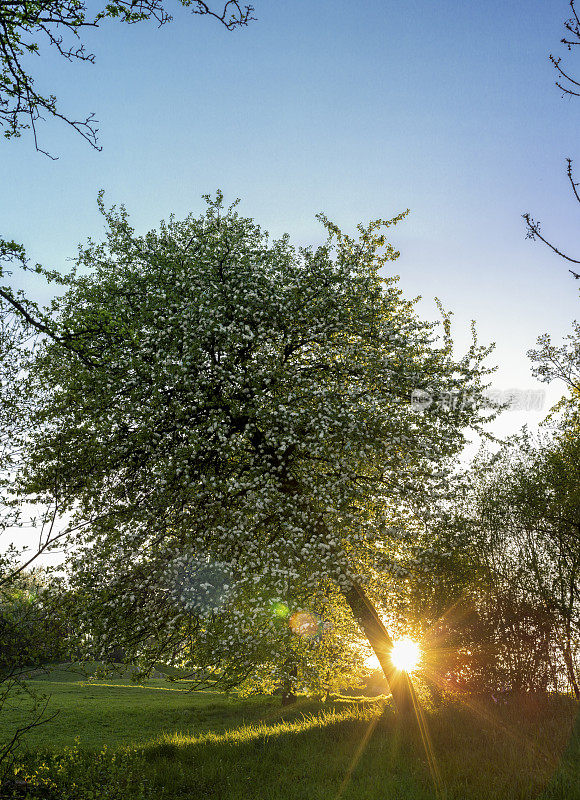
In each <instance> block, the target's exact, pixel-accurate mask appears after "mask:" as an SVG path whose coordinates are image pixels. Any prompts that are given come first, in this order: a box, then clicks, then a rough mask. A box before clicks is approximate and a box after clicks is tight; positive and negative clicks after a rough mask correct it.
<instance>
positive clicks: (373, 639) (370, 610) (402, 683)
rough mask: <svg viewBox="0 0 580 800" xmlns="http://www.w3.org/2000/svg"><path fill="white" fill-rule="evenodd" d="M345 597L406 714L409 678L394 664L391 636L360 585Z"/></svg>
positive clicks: (354, 587)
mask: <svg viewBox="0 0 580 800" xmlns="http://www.w3.org/2000/svg"><path fill="white" fill-rule="evenodd" d="M343 594H344V597H345V599H346V602H347V603H348V604H349V606H350V608H351V610H352V613H353V614H354V618H355V619H356V621H357V622H358V624H359V625H360V627H361V628H362V630H363V632H364V634H365V636H366V637H367V639H368V640H369V644H370V646H371V647H372V648H373V650H374V652H375V655H376V657H377V658H378V660H379V664H380V665H381V668H382V670H383V672H384V674H385V678H386V679H387V683H388V685H389V689H390V690H391V694H392V695H393V700H394V702H395V705H396V707H397V709H398V711H400V712H401V713H407V712H408V711H410V710H411V709H412V707H413V702H412V697H411V689H410V686H409V678H408V676H407V674H406V673H405V672H400V671H399V670H397V669H395V666H394V665H393V663H392V661H391V650H392V647H393V640H392V639H391V637H390V636H389V632H388V631H387V629H386V628H385V626H384V625H383V622H382V620H381V618H380V617H379V615H378V614H377V612H376V610H375V608H374V606H373V605H372V603H371V602H370V600H369V599H368V597H367V596H366V594H365V592H364V590H363V589H362V588H361V587H360V586H359V585H358V584H356V583H354V584H353V585H352V586H351V588H350V589H347V590H343Z"/></svg>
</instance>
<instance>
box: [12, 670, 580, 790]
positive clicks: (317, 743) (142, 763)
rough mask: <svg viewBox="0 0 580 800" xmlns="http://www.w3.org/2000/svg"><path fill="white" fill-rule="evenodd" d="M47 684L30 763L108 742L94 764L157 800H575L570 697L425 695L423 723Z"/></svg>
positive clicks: (343, 709)
mask: <svg viewBox="0 0 580 800" xmlns="http://www.w3.org/2000/svg"><path fill="white" fill-rule="evenodd" d="M61 677H62V676H61ZM71 677H72V678H76V677H77V676H71ZM40 683H41V681H39V684H40ZM44 684H45V687H46V688H47V689H48V690H49V693H51V694H52V696H53V701H52V702H53V706H55V707H58V706H60V707H61V709H62V710H61V714H60V715H59V717H57V719H56V720H55V721H54V722H53V723H51V724H50V726H47V727H46V728H44V729H43V728H40V729H38V731H35V732H34V737H31V739H30V749H31V752H30V755H29V756H28V761H29V764H30V765H31V766H32V764H33V763H34V762H35V761H37V760H38V759H40V758H41V757H42V755H41V754H42V752H45V753H47V754H52V755H47V756H46V758H47V763H52V761H54V759H56V760H57V761H58V758H59V755H58V754H59V753H61V752H62V751H63V749H64V747H65V746H66V745H68V744H70V741H71V737H72V738H73V739H74V737H75V736H78V737H79V739H80V742H79V745H80V752H79V754H78V759H79V760H80V761H81V762H83V759H86V768H87V771H88V770H89V768H90V766H91V764H93V763H94V759H95V755H94V753H95V752H96V751H98V750H100V749H102V747H103V746H104V745H107V746H108V747H109V751H108V752H109V755H108V756H106V757H105V756H103V757H102V760H103V764H106V763H108V761H107V759H109V758H111V759H112V758H113V754H114V752H115V751H116V752H121V751H122V752H123V753H124V754H125V756H124V759H125V760H124V761H123V762H122V763H123V765H124V766H123V767H122V769H127V770H129V769H133V770H134V774H135V775H137V776H138V777H139V780H141V779H143V780H144V781H145V783H146V784H147V785H148V786H150V787H151V789H150V791H151V796H152V797H154V798H155V800H163V798H166V800H178V798H179V799H180V800H185V799H186V798H187V800H202V799H203V800H242V798H243V800H246V798H259V800H304V798H308V800H385V798H389V800H391V798H400V799H401V800H403V799H404V800H427V798H429V800H431V799H432V798H439V797H441V798H446V800H528V798H529V800H532V798H534V800H535V799H536V798H537V799H538V800H539V798H542V800H580V737H579V735H578V729H576V731H575V732H573V729H574V721H575V718H576V714H577V710H578V708H577V705H576V704H575V703H573V702H572V701H571V700H569V699H568V698H562V697H556V696H551V697H542V698H533V697H532V698H525V699H519V700H518V699H514V700H512V701H510V702H509V703H507V704H505V705H502V704H499V705H498V704H494V703H491V702H488V701H484V700H479V701H477V702H475V701H473V703H472V706H473V707H472V708H468V707H467V706H466V705H465V704H464V702H463V701H457V702H446V703H444V704H443V705H442V706H440V707H435V706H434V705H433V704H432V703H431V702H430V700H429V697H428V695H426V694H423V695H421V697H420V698H417V702H418V703H419V705H420V714H419V718H420V720H421V725H419V724H418V722H417V719H416V717H415V716H414V715H410V716H407V717H406V718H405V719H401V718H400V717H397V716H396V715H395V713H394V711H393V709H392V707H391V704H390V702H389V701H388V700H385V699H381V700H377V701H369V700H367V701H360V702H353V701H352V699H350V700H349V699H346V698H345V699H342V700H335V701H334V702H331V703H327V704H320V703H316V702H314V701H310V700H305V699H303V700H300V701H299V703H298V704H297V705H296V706H294V707H290V708H282V707H280V705H279V700H276V699H275V698H264V697H253V698H248V699H245V700H240V699H236V698H233V697H231V698H228V697H227V696H225V695H220V694H217V693H197V692H196V693H188V692H184V691H183V688H184V687H183V685H181V686H180V685H179V684H177V685H173V684H164V683H163V682H162V681H155V682H154V683H153V684H152V685H150V686H145V687H136V686H134V685H131V684H126V685H120V684H118V682H117V681H116V680H115V681H114V682H111V681H102V682H100V683H98V684H87V683H86V682H83V681H80V680H68V681H66V680H58V679H55V680H53V681H50V680H45V681H44ZM107 684H113V685H107ZM4 724H5V720H4V719H3V720H1V721H0V725H4ZM425 736H427V737H428V746H427V747H426V741H425ZM91 752H92V753H93V755H91ZM51 759H52V761H51ZM69 761H70V759H69ZM54 763H56V762H54ZM83 763H84V762H83ZM131 764H132V765H133V766H132V767H131V766H130V765H131ZM81 766H82V764H81ZM67 769H68V768H67ZM103 769H104V768H103ZM114 769H116V770H117V771H118V770H119V769H120V767H119V763H118V762H117V764H116V766H115V767H114ZM78 772H79V774H80V775H82V772H83V770H82V769H79V771H78ZM61 774H62V768H61ZM91 774H92V773H91ZM117 780H118V776H117V777H116V778H115V781H117ZM115 781H111V782H110V783H111V785H113V784H114V783H115ZM127 785H129V783H128V784H127ZM97 795H98V796H99V797H100V798H105V797H106V798H107V800H108V798H109V796H110V795H109V794H106V795H105V794H104V793H103V792H100V793H98V792H97ZM111 796H113V795H111ZM134 796H135V797H137V796H139V797H141V795H136V794H135V795H134ZM114 797H115V798H116V797H117V795H114ZM126 797H127V800H133V797H132V796H130V795H129V794H128V795H126ZM78 799H79V800H84V795H83V794H82V792H80V793H79V795H78ZM75 800H76V798H75ZM123 800H125V798H124V797H123Z"/></svg>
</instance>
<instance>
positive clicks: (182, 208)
mask: <svg viewBox="0 0 580 800" xmlns="http://www.w3.org/2000/svg"><path fill="white" fill-rule="evenodd" d="M255 4H256V14H255V15H256V16H257V17H258V19H257V21H256V22H253V23H251V24H250V26H249V27H248V28H245V29H241V30H237V31H234V32H231V33H230V32H228V31H226V30H225V29H224V28H223V27H222V26H220V25H219V23H217V22H216V21H215V20H212V19H209V18H205V17H195V16H192V15H191V14H190V13H189V12H187V11H186V10H184V9H183V8H181V7H179V6H178V5H177V4H176V5H175V6H174V5H173V3H171V0H168V8H169V9H170V10H171V12H172V13H174V16H175V20H174V22H173V23H172V24H169V25H167V26H165V27H164V28H162V29H157V28H156V27H155V26H154V25H153V24H149V23H141V24H139V25H135V26H132V27H128V26H126V25H121V24H119V23H114V22H110V23H107V24H104V25H103V26H102V28H101V29H100V30H99V31H96V32H90V33H89V35H87V40H88V41H89V44H90V47H91V48H92V49H93V52H95V54H96V64H95V65H94V66H91V65H83V64H79V65H69V64H68V63H67V62H65V61H64V60H63V59H59V58H58V57H56V55H55V54H50V53H49V54H47V55H46V56H45V55H43V56H42V60H39V59H38V58H37V59H36V62H37V63H38V65H39V67H40V71H39V78H38V81H37V87H38V88H39V89H43V88H46V89H47V90H49V91H54V93H55V94H56V95H57V96H58V98H59V100H60V103H61V108H62V110H64V111H67V112H68V113H70V114H72V115H77V118H84V116H85V115H86V113H88V112H91V111H94V112H95V113H96V116H97V118H98V119H99V121H100V130H101V144H102V146H103V152H101V153H98V152H95V151H93V150H91V148H90V147H89V146H88V145H87V144H86V143H85V142H84V141H83V140H81V139H80V137H78V136H76V135H75V134H74V133H72V132H70V131H69V130H67V129H66V128H65V127H64V126H63V125H62V124H57V123H47V124H46V125H41V126H40V127H39V134H40V137H41V145H42V146H43V147H45V148H47V149H49V150H50V151H52V152H53V153H55V154H57V155H59V156H60V158H59V160H58V161H50V160H49V159H47V158H46V157H44V156H42V155H40V154H37V153H36V152H35V151H34V149H33V147H32V144H31V141H30V138H29V137H27V136H23V137H22V138H21V139H20V140H16V141H14V140H13V141H6V140H4V139H0V167H1V172H0V175H1V182H2V191H1V193H0V213H1V219H2V233H3V235H4V236H7V237H9V238H13V239H16V240H17V241H21V242H23V243H24V244H25V245H26V246H27V248H28V249H29V251H30V254H31V255H32V257H33V258H34V259H35V260H38V261H41V262H42V263H43V264H45V265H46V266H52V267H63V268H65V267H66V259H67V258H69V257H71V256H74V254H75V250H76V245H77V243H78V242H79V241H81V240H83V239H85V238H86V237H87V236H88V235H92V236H96V237H98V236H100V233H101V231H102V222H101V219H100V217H99V214H98V212H97V207H96V195H97V191H98V190H99V189H100V188H103V189H105V191H106V201H107V202H109V203H120V202H124V203H125V204H126V205H127V207H128V209H129V211H130V213H131V215H132V217H133V221H134V224H135V226H136V227H137V229H138V230H141V231H145V230H146V229H148V228H151V227H154V226H156V224H157V223H158V221H159V220H160V219H161V218H163V217H166V216H168V215H169V213H170V212H175V213H176V214H177V215H185V214H186V213H187V212H188V211H190V210H193V211H196V212H197V211H199V210H201V208H202V207H203V203H202V201H201V199H200V197H201V195H202V194H203V193H206V192H213V191H214V190H215V189H216V188H218V187H219V188H221V189H222V190H223V191H224V193H225V196H226V200H233V199H235V198H236V197H241V198H242V201H243V202H242V205H241V211H242V212H243V213H245V214H246V215H248V216H251V217H254V218H255V219H256V220H257V221H258V222H259V223H260V224H261V225H262V226H263V227H264V228H265V229H266V230H268V231H270V233H271V234H272V235H274V236H278V235H280V234H282V233H283V232H286V231H287V232H288V233H289V234H290V235H291V238H292V239H293V240H294V241H295V242H296V243H297V244H310V243H311V244H317V243H318V242H320V241H321V240H322V238H323V235H322V229H321V226H320V225H319V223H317V221H316V220H315V218H314V215H315V214H316V212H318V211H324V212H325V213H326V214H327V215H328V216H329V217H330V218H331V219H333V220H335V221H336V222H337V223H338V224H339V225H340V226H341V227H343V228H344V229H347V230H352V229H353V228H354V226H355V225H356V223H357V222H359V221H367V220H369V219H371V218H373V219H374V218H376V217H379V216H382V217H390V216H393V215H395V214H396V213H397V212H399V211H400V210H402V209H405V208H407V207H409V208H410V209H411V215H410V217H409V218H407V220H406V221H404V222H403V223H402V224H401V225H400V226H399V227H397V228H396V229H395V230H394V232H393V237H392V238H393V241H394V243H395V244H396V245H397V247H399V248H400V250H401V258H400V260H399V262H398V263H397V264H396V265H394V268H395V270H396V271H397V272H399V273H400V274H401V281H402V287H403V288H404V290H405V291H406V292H407V293H408V294H410V295H413V296H414V295H418V294H420V295H422V296H423V298H424V300H423V301H422V303H421V311H422V312H423V313H424V315H426V316H429V317H433V316H434V315H435V306H434V303H433V297H434V296H438V297H440V298H441V299H442V301H443V302H444V304H445V305H446V306H447V307H448V308H450V309H451V310H453V311H454V312H455V320H456V326H457V339H458V342H459V343H460V344H464V343H465V342H467V340H468V327H469V321H470V320H471V319H475V320H476V322H477V326H478V330H479V332H480V336H481V339H482V340H483V341H485V342H489V341H495V342H496V343H497V349H496V352H495V355H494V357H493V361H494V362H495V363H497V364H499V366H500V371H499V372H498V374H497V376H496V377H495V378H494V383H495V385H496V386H498V387H500V388H510V387H520V388H526V387H532V386H533V385H534V382H533V379H532V378H531V376H530V367H529V362H528V360H527V358H526V355H525V353H526V350H527V349H528V348H530V347H531V346H533V344H534V341H535V338H536V336H537V335H538V334H540V333H542V332H544V331H549V332H551V333H552V334H553V335H554V337H555V338H556V339H559V338H560V337H561V336H563V335H564V334H565V333H567V332H568V331H569V329H570V323H571V321H572V319H574V318H575V317H577V316H578V300H579V298H578V288H579V286H578V283H579V282H575V281H574V280H573V279H572V277H571V276H570V275H569V273H568V272H567V267H566V265H565V264H564V262H563V261H561V260H560V259H558V258H557V257H555V256H553V255H552V254H551V253H550V252H549V251H548V250H547V249H546V248H544V247H543V246H542V245H540V244H534V243H532V242H530V241H528V240H526V239H525V227H524V223H523V220H522V219H521V214H522V213H523V212H525V211H530V212H531V213H532V214H533V215H534V216H536V217H539V218H540V219H541V220H542V221H543V223H544V226H543V231H544V232H545V233H546V234H549V235H550V236H552V237H553V238H554V239H555V240H556V241H558V242H559V243H561V244H562V245H563V246H564V247H569V248H570V249H571V250H574V248H576V253H580V240H579V237H578V236H577V235H576V231H577V223H578V219H579V217H580V207H578V206H577V205H575V204H574V203H573V202H572V200H571V198H570V194H569V191H568V187H567V182H566V177H565V172H564V167H565V157H567V156H570V157H576V158H577V159H578V168H579V175H580V137H579V136H578V134H579V133H580V99H579V100H577V101H567V100H564V99H562V98H561V93H560V92H559V91H558V90H557V89H556V87H555V86H554V79H555V75H554V70H553V68H552V67H551V65H550V63H549V60H548V54H549V53H550V52H554V53H557V54H559V53H561V54H563V55H564V56H565V58H567V59H568V63H569V64H570V65H571V66H573V67H574V69H575V71H576V73H577V74H580V58H577V60H576V62H574V58H575V56H574V54H571V55H569V56H568V55H567V53H566V51H565V50H564V49H563V48H562V46H561V45H560V44H559V41H560V38H561V36H562V33H563V28H562V23H563V20H564V19H565V18H566V17H567V16H568V11H569V9H568V2H567V0H510V2H505V0H501V1H500V0H485V2H484V3H472V2H466V1H465V0H359V2H357V3H353V2H345V0H335V1H334V2H329V1H328V0H318V1H317V2H316V1H315V0H308V2H307V0H255ZM89 5H90V2H89ZM28 288H31V287H28ZM34 291H36V288H34ZM559 394H561V389H560V388H554V389H552V390H550V392H549V397H548V401H547V402H550V401H551V400H552V399H556V398H557V396H558V395H559ZM540 416H541V414H539V413H536V414H532V413H528V414H526V413H519V414H518V413H515V412H511V413H510V414H506V415H505V416H504V421H503V422H502V423H501V424H500V425H499V427H498V428H497V430H498V431H499V432H501V433H507V432H511V431H512V430H514V429H515V428H516V427H518V426H519V425H520V424H521V423H522V422H523V421H528V422H530V423H531V424H534V422H536V421H537V420H538V419H539V418H540Z"/></svg>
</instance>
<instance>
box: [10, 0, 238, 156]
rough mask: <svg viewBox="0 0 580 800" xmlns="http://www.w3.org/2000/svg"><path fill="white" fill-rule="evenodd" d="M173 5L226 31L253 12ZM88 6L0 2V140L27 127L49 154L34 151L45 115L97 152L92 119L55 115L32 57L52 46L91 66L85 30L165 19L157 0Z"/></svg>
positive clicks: (233, 3) (38, 0) (185, 1)
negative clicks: (113, 21)
mask: <svg viewBox="0 0 580 800" xmlns="http://www.w3.org/2000/svg"><path fill="white" fill-rule="evenodd" d="M179 2H180V3H181V4H182V5H183V6H185V7H187V8H190V9H191V11H192V13H194V14H201V15H206V16H211V17H214V18H215V19H217V20H219V22H221V23H222V24H223V25H224V26H225V27H226V28H227V29H228V30H232V29H234V28H237V27H240V26H243V25H247V24H248V23H249V22H250V21H251V20H253V19H254V17H252V12H253V10H254V9H253V7H252V6H250V5H247V6H242V5H241V4H240V3H238V2H237V0H227V1H226V2H223V5H221V6H220V7H219V8H216V7H214V6H212V5H211V4H208V3H205V2H201V0H193V2H191V0H179ZM88 5H90V4H87V2H86V0H32V1H31V0H0V127H2V128H3V129H4V136H5V137H6V138H11V137H13V136H20V135H21V133H22V131H23V130H25V129H27V128H31V129H32V134H33V136H34V144H35V147H36V149H37V150H39V151H40V152H42V153H44V154H45V155H50V154H49V153H47V152H46V151H45V150H43V149H42V148H41V147H40V146H39V143H38V138H37V132H36V123H37V122H38V120H41V119H43V118H44V117H43V115H44V114H48V115H49V116H50V117H52V118H54V119H59V120H61V121H62V122H64V123H66V124H67V125H69V126H70V127H72V128H73V130H75V131H76V132H77V133H79V134H80V135H81V136H82V137H83V138H84V139H86V141H87V142H88V143H89V144H90V145H91V146H92V147H94V148H95V149H97V150H100V147H99V145H98V138H97V134H98V128H97V120H96V119H95V117H94V114H89V115H88V116H87V117H86V118H85V119H84V120H83V119H81V120H77V119H75V118H74V117H72V116H70V115H68V114H66V113H63V112H61V111H60V110H59V108H58V106H57V99H56V97H55V96H54V95H53V94H46V93H44V92H43V93H40V91H39V90H37V88H36V73H37V70H35V69H34V67H33V63H34V57H36V56H38V55H40V54H41V46H42V45H43V44H44V45H49V46H52V47H53V48H54V49H55V51H56V52H58V53H59V54H60V55H61V56H62V57H63V58H65V59H66V60H67V61H75V60H76V61H88V62H90V63H94V60H95V56H94V55H93V54H92V53H90V52H88V51H87V50H86V48H85V44H84V43H83V40H82V36H83V33H84V32H85V31H86V29H87V28H98V27H99V25H100V24H101V23H102V22H103V21H105V20H107V19H116V20H119V21H120V22H126V23H128V24H134V23H136V22H142V21H143V20H155V22H157V23H158V25H159V26H161V25H164V24H165V23H167V22H169V21H170V20H171V16H170V15H169V14H168V12H167V11H166V8H165V5H164V2H163V0H110V1H109V2H107V3H105V4H104V5H102V7H101V8H98V7H97V8H94V9H91V8H89V7H88ZM31 56H32V58H31ZM50 157H51V158H53V156H50Z"/></svg>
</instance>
